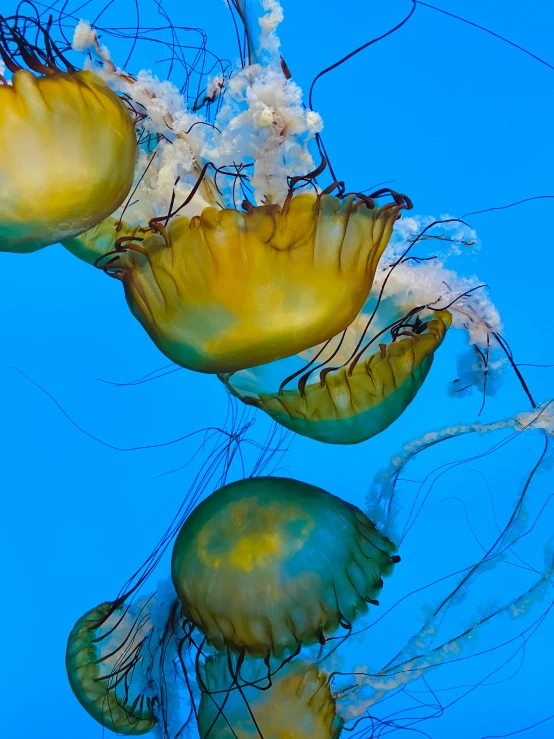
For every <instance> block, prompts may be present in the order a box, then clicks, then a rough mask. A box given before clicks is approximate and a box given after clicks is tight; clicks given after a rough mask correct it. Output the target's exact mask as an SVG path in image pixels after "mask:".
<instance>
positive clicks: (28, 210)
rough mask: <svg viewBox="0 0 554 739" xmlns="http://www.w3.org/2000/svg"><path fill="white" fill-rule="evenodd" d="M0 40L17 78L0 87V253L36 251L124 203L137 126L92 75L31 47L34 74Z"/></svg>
mask: <svg viewBox="0 0 554 739" xmlns="http://www.w3.org/2000/svg"><path fill="white" fill-rule="evenodd" d="M8 35H9V34H8ZM5 38H6V34H5V35H4V39H5ZM14 38H16V39H17V43H19V45H20V46H21V45H24V43H25V42H24V40H22V39H21V38H20V36H19V35H17V34H16V35H15V36H14ZM13 43H15V42H13ZM2 44H3V48H2V51H3V52H4V59H5V61H6V64H7V65H8V66H9V68H10V69H12V70H13V76H12V79H11V82H10V83H7V82H5V83H3V84H0V137H1V139H2V141H3V145H2V148H1V150H0V182H2V185H3V186H2V188H1V190H0V251H9V252H32V251H36V250H37V249H41V248H42V247H44V246H47V245H49V244H54V243H56V242H58V241H60V240H62V239H67V238H71V237H73V236H75V235H77V234H79V233H82V232H83V231H86V230H87V229H90V228H92V227H93V226H95V225H96V224H97V223H99V222H100V221H101V220H102V219H104V218H106V217H107V216H109V215H110V214H111V213H112V212H113V211H114V210H116V209H117V208H118V207H119V206H120V205H121V203H122V202H123V200H124V198H125V197H126V195H127V194H128V192H129V189H130V187H131V184H132V182H133V173H134V167H135V160H136V156H137V143H136V135H135V128H134V124H133V120H132V118H131V116H130V114H129V112H128V110H127V108H126V106H125V105H124V103H123V102H122V100H121V99H120V98H119V97H118V96H117V95H116V94H115V93H114V92H113V91H112V90H111V89H110V88H109V87H108V85H107V84H106V83H105V82H104V81H103V80H101V79H100V78H99V77H98V76H97V75H95V74H94V73H92V72H89V71H83V72H76V71H70V72H68V73H65V72H61V71H60V70H59V69H58V68H57V67H56V66H55V64H54V61H53V60H49V61H48V63H47V64H43V63H42V62H41V61H40V60H38V59H34V58H33V57H32V55H30V51H29V49H28V48H27V49H26V52H27V55H26V56H25V59H26V60H28V63H29V64H30V65H32V67H33V69H35V70H36V72H38V74H42V76H37V74H36V73H33V72H31V71H29V70H27V69H21V68H19V66H18V65H17V64H16V62H15V60H14V59H13V58H11V57H10V49H12V46H10V47H9V48H8V46H7V42H6V41H5V40H4V41H3V42H2ZM12 45H13V44H12ZM43 61H44V60H43Z"/></svg>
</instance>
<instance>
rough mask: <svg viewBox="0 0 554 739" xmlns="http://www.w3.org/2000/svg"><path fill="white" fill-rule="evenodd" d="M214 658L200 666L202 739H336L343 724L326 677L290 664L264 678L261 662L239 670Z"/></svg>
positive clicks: (265, 671) (311, 667) (250, 662)
mask: <svg viewBox="0 0 554 739" xmlns="http://www.w3.org/2000/svg"><path fill="white" fill-rule="evenodd" d="M237 662H238V660H237V659H232V663H231V665H229V658H228V655H227V654H226V653H224V652H219V653H218V654H216V655H213V656H211V657H209V658H208V659H207V660H206V662H205V663H204V664H203V665H199V667H198V669H197V671H198V684H199V685H200V689H201V693H202V697H201V700H200V707H199V710H198V728H199V731H200V737H201V739H208V737H209V738H210V739H236V738H237V737H238V738H239V739H258V738H259V737H260V736H263V737H264V739H285V738H286V737H295V738H296V739H337V737H339V736H340V733H341V729H342V723H343V722H342V719H341V718H340V717H339V716H338V715H337V713H336V710H335V699H334V698H333V696H332V694H331V689H330V686H329V681H328V678H327V675H326V674H325V673H324V672H321V671H320V670H319V669H318V667H317V666H316V665H315V664H309V663H306V662H303V661H296V660H295V661H292V662H289V663H288V664H286V665H285V666H284V667H283V668H282V669H280V670H279V671H275V672H273V673H270V674H268V669H267V667H266V664H265V663H264V662H263V661H262V660H256V659H248V658H247V659H246V660H245V661H244V662H242V664H241V665H238V664H237Z"/></svg>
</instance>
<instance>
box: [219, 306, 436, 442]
mask: <svg viewBox="0 0 554 739" xmlns="http://www.w3.org/2000/svg"><path fill="white" fill-rule="evenodd" d="M375 306H376V299H375V298H373V299H371V300H370V301H369V302H368V304H367V305H366V306H365V308H364V312H363V313H362V314H361V315H360V316H359V317H358V318H357V319H356V321H354V322H353V323H352V324H351V326H350V327H349V328H348V330H347V332H346V333H345V334H344V335H341V336H337V337H335V338H334V339H333V341H332V342H329V344H328V346H324V347H322V346H318V347H315V348H314V349H312V350H311V351H310V353H307V354H302V355H301V356H298V357H295V358H293V359H290V360H283V361H281V362H276V363H274V364H270V365H266V366H262V367H255V368H253V369H251V370H245V371H243V372H238V373H235V374H227V375H220V379H221V380H222V381H223V382H224V383H225V385H226V387H227V388H228V390H229V391H230V392H231V393H232V394H233V395H235V396H236V397H238V398H240V399H241V400H243V401H244V402H245V403H247V404H249V405H253V406H255V407H257V408H260V409H261V410H263V411H265V412H266V413H268V414H269V415H270V416H271V417H272V418H273V419H274V420H275V421H278V422H279V423H280V424H282V425H283V426H286V427H287V428H289V429H291V430H292V431H295V432H296V433H297V434H302V435H303V436H308V437H310V438H311V439H316V440H317V441H323V442H327V443H329V444H357V443H359V442H362V441H365V440H366V439H369V438H371V437H372V436H375V435H376V434H379V433H381V431H384V430H385V429H386V428H387V427H388V426H390V425H391V424H392V423H393V422H394V421H396V419H397V418H398V417H399V416H400V415H401V414H402V413H403V412H404V410H405V409H406V408H407V406H408V405H409V404H410V403H411V402H412V400H413V399H414V398H415V396H416V394H417V392H418V390H419V389H420V387H421V386H422V384H423V382H424V380H425V378H426V377H427V374H428V373H429V370H430V369H431V365H432V363H433V357H434V354H435V351H436V350H437V349H438V348H439V346H440V345H441V343H442V341H443V339H444V337H445V334H446V331H447V329H448V328H449V326H450V324H451V316H450V314H449V313H448V312H447V311H435V312H431V311H423V312H421V313H418V314H416V315H413V316H410V315H409V311H408V315H406V308H405V306H404V305H403V304H402V301H400V300H398V301H397V300H395V299H394V297H393V298H388V299H386V300H384V301H382V303H381V305H380V306H379V311H378V313H376V315H375V317H374V318H373V320H371V319H370V316H371V313H372V311H373V308H374V307H375ZM368 326H369V329H368ZM298 367H300V369H298ZM287 378H291V382H290V383H285V382H284V381H285V380H286V379H287ZM292 380H296V382H294V383H293V382H292ZM287 384H288V387H287Z"/></svg>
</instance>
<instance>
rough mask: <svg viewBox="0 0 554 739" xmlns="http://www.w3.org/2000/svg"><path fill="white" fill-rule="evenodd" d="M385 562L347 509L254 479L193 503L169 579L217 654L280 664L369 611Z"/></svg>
mask: <svg viewBox="0 0 554 739" xmlns="http://www.w3.org/2000/svg"><path fill="white" fill-rule="evenodd" d="M393 553H394V546H393V544H392V543H391V542H390V541H388V540H387V539H386V538H385V537H384V536H382V535H381V534H380V533H379V532H378V531H377V530H376V528H375V527H374V525H373V524H372V523H371V521H370V520H369V519H368V518H366V516H364V514H363V513H362V512H361V511H360V510H359V509H358V508H356V507H355V506H353V505H350V504H349V503H346V502H345V501H343V500H341V499H340V498H337V497H335V496H334V495H331V494H330V493H327V492H326V491H325V490H322V489H321V488H317V487H315V486H313V485H308V484H306V483H303V482H299V481H297V480H291V479H288V478H279V477H259V478H249V479H245V480H241V481H239V482H234V483H231V484H230V485H226V486H225V487H223V488H221V489H220V490H218V491H217V492H215V493H213V494H212V495H210V496H209V497H208V498H207V499H205V500H204V501H203V502H202V503H200V505H199V506H198V507H197V508H196V509H195V510H194V511H193V512H192V514H191V515H190V517H189V518H188V519H187V520H186V521H185V523H184V524H183V526H182V528H181V530H180V532H179V535H178V537H177V539H176V541H175V545H174V549H173V558H172V566H171V572H172V579H173V583H174V586H175V589H176V591H177V594H178V596H179V598H180V600H181V604H182V606H183V611H184V613H185V614H186V615H187V617H188V618H189V619H190V620H191V621H192V622H193V623H194V624H195V625H196V626H197V627H198V629H199V630H200V631H202V632H203V633H204V634H205V636H206V637H207V639H208V641H209V642H210V643H211V644H212V645H213V646H214V647H215V648H216V649H223V648H225V647H227V648H229V649H230V650H233V651H235V652H245V653H247V654H249V655H252V656H258V657H267V655H271V654H274V655H276V656H282V655H284V654H286V653H294V652H295V651H296V650H298V649H299V648H300V646H301V645H309V644H315V643H316V642H318V641H319V642H321V643H324V642H325V635H326V634H328V633H332V632H334V631H335V630H336V629H337V628H338V627H339V626H343V627H345V628H349V627H350V625H351V624H352V622H353V621H354V620H355V619H356V617H357V616H358V615H360V614H362V613H364V612H365V611H366V610H367V603H368V602H375V598H376V596H377V594H378V592H379V590H380V588H381V587H382V585H383V581H382V579H381V576H382V575H387V574H389V573H390V572H391V570H392V567H393V564H394V562H395V561H397V559H398V558H397V557H395V556H394V555H393Z"/></svg>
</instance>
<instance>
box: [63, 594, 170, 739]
mask: <svg viewBox="0 0 554 739" xmlns="http://www.w3.org/2000/svg"><path fill="white" fill-rule="evenodd" d="M149 626H150V624H149V622H148V619H144V618H143V617H142V616H141V614H140V612H138V613H137V612H136V611H134V610H128V609H126V608H125V607H124V606H120V607H118V608H115V607H114V604H113V603H102V604H101V605H99V606H97V607H96V608H93V609H92V610H90V611H88V612H87V613H85V615H84V616H82V617H81V618H80V619H79V620H78V621H77V623H76V624H75V626H74V627H73V629H72V631H71V634H70V635H69V639H68V642H67V651H66V658H65V662H66V670H67V676H68V678H69V683H70V685H71V688H72V690H73V692H74V694H75V696H76V698H77V700H78V701H79V703H80V704H81V705H82V706H83V708H84V709H85V710H86V711H87V713H89V714H90V715H91V716H92V717H93V718H94V719H96V721H98V722H99V723H100V724H102V726H105V727H106V728H107V729H110V730H111V731H115V732H117V733H118V734H125V735H127V736H138V735H140V734H147V733H148V732H149V731H150V730H151V729H152V728H153V726H154V725H155V724H156V717H155V716H154V703H153V698H152V697H150V696H148V695H145V687H146V686H145V684H144V683H143V681H142V680H141V674H142V673H141V670H140V669H136V668H137V665H138V664H139V663H140V662H141V660H142V659H143V654H142V651H143V650H142V645H143V642H144V640H145V639H146V638H147V636H148V631H149Z"/></svg>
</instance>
